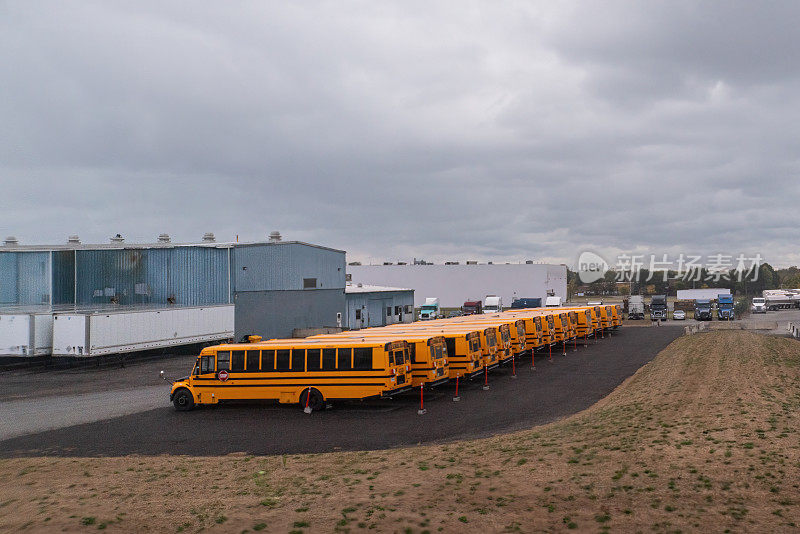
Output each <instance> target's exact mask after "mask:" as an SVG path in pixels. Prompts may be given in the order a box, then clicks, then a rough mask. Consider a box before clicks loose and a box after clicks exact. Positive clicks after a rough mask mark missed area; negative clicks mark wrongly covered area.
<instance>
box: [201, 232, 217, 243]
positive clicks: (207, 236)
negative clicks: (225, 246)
mask: <svg viewBox="0 0 800 534" xmlns="http://www.w3.org/2000/svg"><path fill="white" fill-rule="evenodd" d="M216 240H217V238H216V237H214V232H206V233H204V234H203V243H213V242H214V241H216Z"/></svg>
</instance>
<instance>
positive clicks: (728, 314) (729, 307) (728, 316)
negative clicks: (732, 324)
mask: <svg viewBox="0 0 800 534" xmlns="http://www.w3.org/2000/svg"><path fill="white" fill-rule="evenodd" d="M717 319H719V320H720V321H733V320H734V314H733V295H722V294H720V295H717Z"/></svg>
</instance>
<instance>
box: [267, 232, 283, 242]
mask: <svg viewBox="0 0 800 534" xmlns="http://www.w3.org/2000/svg"><path fill="white" fill-rule="evenodd" d="M280 240H281V233H280V232H279V231H277V230H273V231H272V232H270V233H269V242H270V243H277V242H278V241H280Z"/></svg>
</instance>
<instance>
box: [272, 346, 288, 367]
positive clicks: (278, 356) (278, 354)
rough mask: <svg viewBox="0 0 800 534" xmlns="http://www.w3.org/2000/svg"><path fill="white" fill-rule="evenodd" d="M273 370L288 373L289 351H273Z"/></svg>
mask: <svg viewBox="0 0 800 534" xmlns="http://www.w3.org/2000/svg"><path fill="white" fill-rule="evenodd" d="M275 370H277V371H288V370H289V350H288V349H287V350H277V351H275Z"/></svg>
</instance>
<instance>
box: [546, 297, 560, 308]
mask: <svg viewBox="0 0 800 534" xmlns="http://www.w3.org/2000/svg"><path fill="white" fill-rule="evenodd" d="M559 306H561V297H547V299H546V300H545V301H544V307H545V308H558V307H559Z"/></svg>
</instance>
